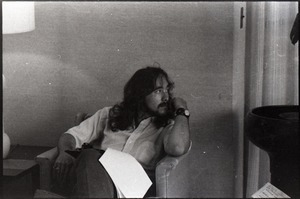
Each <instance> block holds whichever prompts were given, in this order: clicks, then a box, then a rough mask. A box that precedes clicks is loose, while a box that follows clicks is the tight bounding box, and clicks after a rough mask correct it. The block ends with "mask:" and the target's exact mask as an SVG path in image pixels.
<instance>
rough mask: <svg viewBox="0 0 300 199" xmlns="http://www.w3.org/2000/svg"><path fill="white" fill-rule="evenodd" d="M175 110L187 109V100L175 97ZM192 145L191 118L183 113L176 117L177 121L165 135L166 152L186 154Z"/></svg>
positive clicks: (175, 154)
mask: <svg viewBox="0 0 300 199" xmlns="http://www.w3.org/2000/svg"><path fill="white" fill-rule="evenodd" d="M173 105H174V107H175V110H177V109H178V108H184V109H187V104H186V102H185V101H184V100H183V99H181V98H174V99H173ZM189 145H190V129H189V119H188V118H187V117H185V116H183V115H177V116H176V117H175V123H174V125H173V127H172V128H171V129H168V130H167V132H166V134H165V136H164V148H165V152H166V153H167V154H169V155H173V156H180V155H183V154H185V153H186V152H187V151H188V149H189Z"/></svg>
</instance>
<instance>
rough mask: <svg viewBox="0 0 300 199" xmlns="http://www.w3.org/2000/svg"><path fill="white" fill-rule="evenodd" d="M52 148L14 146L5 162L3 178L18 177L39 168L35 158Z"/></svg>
mask: <svg viewBox="0 0 300 199" xmlns="http://www.w3.org/2000/svg"><path fill="white" fill-rule="evenodd" d="M51 148H52V147H43V146H23V145H12V146H11V150H10V153H9V155H8V157H7V158H6V159H4V160H3V176H7V177H8V176H9V177H16V176H19V175H21V174H24V173H26V172H30V170H31V169H33V168H35V167H36V166H37V163H36V161H35V160H34V158H35V157H36V156H37V155H39V154H41V153H43V152H45V151H47V150H49V149H51Z"/></svg>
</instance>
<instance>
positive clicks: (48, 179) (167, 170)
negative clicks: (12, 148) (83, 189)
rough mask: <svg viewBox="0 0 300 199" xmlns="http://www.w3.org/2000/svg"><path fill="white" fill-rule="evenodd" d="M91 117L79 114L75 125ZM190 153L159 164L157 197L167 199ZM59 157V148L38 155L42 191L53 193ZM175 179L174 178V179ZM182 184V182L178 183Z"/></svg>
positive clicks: (157, 169) (164, 160)
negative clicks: (53, 176) (182, 162)
mask: <svg viewBox="0 0 300 199" xmlns="http://www.w3.org/2000/svg"><path fill="white" fill-rule="evenodd" d="M89 116H90V115H88V114H85V113H78V114H77V115H76V117H75V125H78V124H80V123H81V122H82V121H83V120H85V119H86V118H88V117H89ZM191 147H192V142H191V143H190V148H189V151H190V149H191ZM187 154H188V153H186V154H184V155H182V156H180V157H172V156H168V155H166V156H165V157H164V158H163V159H162V160H161V161H159V162H158V164H157V166H156V169H155V179H156V184H155V187H156V197H159V198H167V197H168V193H169V189H170V187H169V186H170V185H171V184H174V183H170V182H169V179H170V177H171V176H172V175H175V176H176V175H178V174H180V171H179V172H178V171H177V172H176V167H177V166H178V164H180V162H181V161H182V160H183V159H184V158H185V157H186V156H187ZM57 156H58V149H57V147H55V148H52V149H50V150H49V151H46V152H44V153H42V154H40V155H38V156H37V157H36V158H35V160H36V161H37V162H38V164H39V166H40V189H42V190H46V191H53V187H54V181H53V179H52V167H53V164H54V161H55V159H56V157H57ZM172 179H174V178H172ZM178 183H179V184H180V182H178Z"/></svg>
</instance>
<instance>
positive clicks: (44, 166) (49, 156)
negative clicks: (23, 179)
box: [35, 147, 58, 191]
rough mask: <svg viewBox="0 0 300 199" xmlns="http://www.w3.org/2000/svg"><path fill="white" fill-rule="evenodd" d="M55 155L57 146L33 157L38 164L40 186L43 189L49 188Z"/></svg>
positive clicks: (48, 189)
mask: <svg viewBox="0 0 300 199" xmlns="http://www.w3.org/2000/svg"><path fill="white" fill-rule="evenodd" d="M57 155H58V150H57V147H55V148H52V149H50V150H48V151H46V152H44V153H42V154H40V155H38V156H36V157H35V161H36V162H37V163H38V164H39V166H40V188H41V189H43V190H47V191H50V190H51V184H52V183H51V182H52V177H51V173H52V165H53V163H54V161H55V159H56V157H57Z"/></svg>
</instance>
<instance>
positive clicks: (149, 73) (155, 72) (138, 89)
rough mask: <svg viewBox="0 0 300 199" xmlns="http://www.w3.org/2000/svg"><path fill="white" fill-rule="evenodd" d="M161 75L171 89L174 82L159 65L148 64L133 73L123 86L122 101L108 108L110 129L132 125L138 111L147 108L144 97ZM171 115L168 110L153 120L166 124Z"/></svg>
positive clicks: (123, 128)
mask: <svg viewBox="0 0 300 199" xmlns="http://www.w3.org/2000/svg"><path fill="white" fill-rule="evenodd" d="M161 76H163V77H165V78H166V80H167V81H168V84H169V85H168V87H169V88H170V89H173V88H174V83H173V82H172V81H171V80H170V78H169V76H168V74H167V73H166V72H165V71H164V70H163V69H161V68H160V67H154V66H148V67H146V68H142V69H139V70H138V71H136V72H135V73H134V74H133V76H132V77H131V78H130V79H129V81H128V82H127V83H126V85H125V87H124V97H123V101H122V102H121V103H119V104H116V105H114V106H113V107H112V108H111V109H110V112H109V125H110V127H111V129H112V131H117V130H126V129H128V128H129V127H131V126H132V124H133V121H137V117H138V112H139V111H141V110H143V111H145V110H147V107H146V105H145V97H146V96H147V95H149V94H150V93H151V92H152V91H154V89H155V87H156V80H157V78H159V77H161ZM170 99H172V93H171V92H169V101H170ZM172 115H173V114H172V112H171V111H169V113H167V114H166V115H165V116H158V117H156V118H155V120H154V122H155V124H156V126H157V127H161V126H164V125H166V124H167V122H168V120H169V119H170V118H171V117H172Z"/></svg>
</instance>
